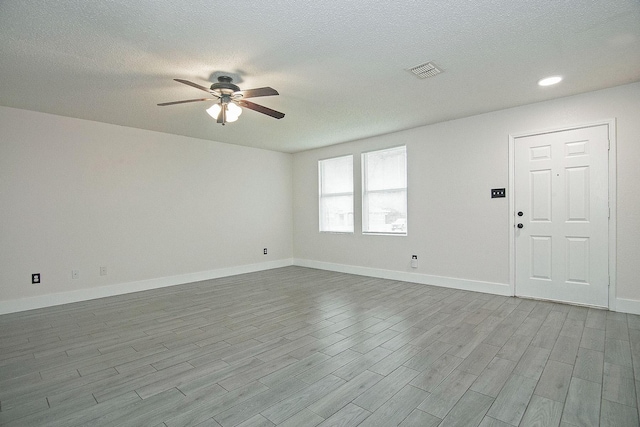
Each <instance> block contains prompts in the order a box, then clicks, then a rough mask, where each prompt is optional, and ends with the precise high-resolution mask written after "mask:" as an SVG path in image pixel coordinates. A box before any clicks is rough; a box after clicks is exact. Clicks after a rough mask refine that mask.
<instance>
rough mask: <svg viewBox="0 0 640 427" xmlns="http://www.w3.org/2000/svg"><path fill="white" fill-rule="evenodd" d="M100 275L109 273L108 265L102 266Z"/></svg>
mask: <svg viewBox="0 0 640 427" xmlns="http://www.w3.org/2000/svg"><path fill="white" fill-rule="evenodd" d="M100 275H101V276H106V275H107V267H100Z"/></svg>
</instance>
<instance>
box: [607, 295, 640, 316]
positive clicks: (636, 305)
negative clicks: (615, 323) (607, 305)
mask: <svg viewBox="0 0 640 427" xmlns="http://www.w3.org/2000/svg"><path fill="white" fill-rule="evenodd" d="M615 303H616V305H615V307H613V308H611V310H614V309H615V311H619V312H621V313H629V314H640V301H638V300H635V299H625V298H616V301H615Z"/></svg>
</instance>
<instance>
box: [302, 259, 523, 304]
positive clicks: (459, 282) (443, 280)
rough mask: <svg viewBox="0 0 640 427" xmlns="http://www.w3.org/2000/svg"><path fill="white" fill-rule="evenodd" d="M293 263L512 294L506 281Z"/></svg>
mask: <svg viewBox="0 0 640 427" xmlns="http://www.w3.org/2000/svg"><path fill="white" fill-rule="evenodd" d="M293 265H297V266H300V267H309V268H317V269H320V270H329V271H337V272H340V273H349V274H357V275H359V276H369V277H378V278H380V279H391V280H399V281H402V282H412V283H420V284H423V285H434V286H442V287H443V288H453V289H460V290H465V291H473V292H484V293H487V294H495V295H505V296H511V292H510V290H509V285H508V284H504V283H494V282H482V281H479V280H468V279H457V278H454V277H443V276H432V275H428V274H419V273H410V272H405V271H395V270H384V269H380V268H371V267H358V266H353V265H345V264H335V263H331V262H322V261H312V260H308V259H299V258H295V259H294V260H293Z"/></svg>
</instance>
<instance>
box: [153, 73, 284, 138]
mask: <svg viewBox="0 0 640 427" xmlns="http://www.w3.org/2000/svg"><path fill="white" fill-rule="evenodd" d="M174 80H175V81H177V82H179V83H182V84H186V85H188V86H191V87H194V88H196V89H200V90H202V91H204V92H207V93H209V95H211V96H213V98H198V99H187V100H184V101H173V102H163V103H160V104H158V105H159V106H160V107H164V106H167V105H175V104H185V103H188V102H199V101H216V103H215V104H213V105H212V106H211V107H209V108H208V109H207V110H206V111H207V114H209V115H210V116H211V117H213V118H214V119H216V121H217V122H218V123H220V124H222V125H223V126H224V124H226V123H231V122H235V121H236V120H238V117H239V116H240V114H242V108H240V107H241V106H242V107H245V108H248V109H250V110H253V111H257V112H258V113H262V114H266V115H267V116H270V117H273V118H275V119H281V118H283V117H284V113H281V112H279V111H276V110H272V109H271V108H267V107H265V106H263V105H260V104H256V103H253V102H250V101H246V100H245V99H244V98H255V97H258V96H272V95H279V94H278V91H277V90H275V89H273V88H270V87H261V88H257V89H247V90H240V88H239V87H238V86H237V85H235V84H233V80H232V79H231V77H228V76H219V77H218V82H217V83H214V84H212V85H211V88H209V89H207V88H206V87H204V86H201V85H199V84H197V83H193V82H190V81H188V80H183V79H174Z"/></svg>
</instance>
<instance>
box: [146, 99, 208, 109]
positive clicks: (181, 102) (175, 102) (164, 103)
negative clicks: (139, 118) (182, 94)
mask: <svg viewBox="0 0 640 427" xmlns="http://www.w3.org/2000/svg"><path fill="white" fill-rule="evenodd" d="M198 101H215V99H213V98H198V99H187V100H185V101H173V102H163V103H161V104H158V105H159V106H160V107H164V106H166V105H175V104H185V103H187V102H198Z"/></svg>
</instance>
